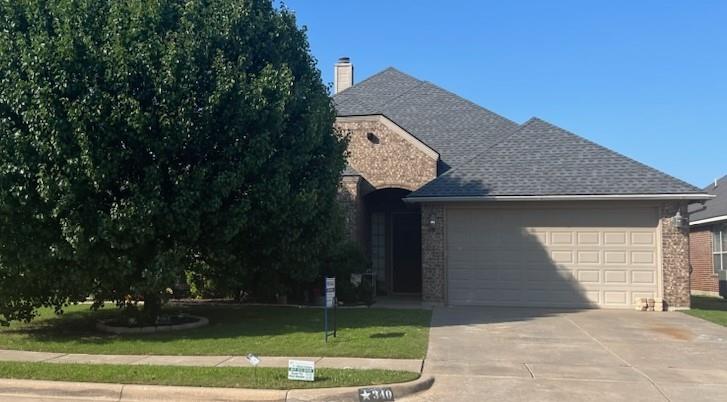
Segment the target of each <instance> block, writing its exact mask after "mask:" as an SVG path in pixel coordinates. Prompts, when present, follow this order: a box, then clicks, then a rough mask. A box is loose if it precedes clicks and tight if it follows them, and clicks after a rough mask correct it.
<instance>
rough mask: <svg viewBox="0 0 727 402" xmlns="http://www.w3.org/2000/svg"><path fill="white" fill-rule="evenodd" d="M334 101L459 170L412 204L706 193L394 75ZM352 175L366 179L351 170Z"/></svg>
mask: <svg viewBox="0 0 727 402" xmlns="http://www.w3.org/2000/svg"><path fill="white" fill-rule="evenodd" d="M333 100H334V103H335V105H336V111H337V114H338V116H365V115H384V116H386V117H387V118H389V119H390V120H392V121H393V122H394V123H396V124H398V125H399V126H400V127H401V128H403V129H404V130H406V131H407V132H409V133H410V134H411V135H413V136H415V137H416V138H418V139H419V140H420V141H422V142H424V143H425V144H427V145H428V146H429V147H430V148H432V149H434V150H435V151H437V152H438V153H439V155H440V158H441V161H440V172H444V171H447V170H448V169H449V168H453V169H451V170H449V171H447V173H445V174H443V175H441V176H439V177H438V178H436V179H434V180H432V181H431V182H429V183H428V184H426V185H425V186H424V187H422V188H420V189H419V190H417V191H416V192H414V193H412V194H410V195H409V197H410V198H416V197H473V196H474V197H478V196H497V195H510V196H531V195H610V194H624V195H628V194H685V193H686V194H704V193H703V192H702V191H701V190H699V189H698V188H696V187H694V186H692V185H690V184H688V183H685V182H683V181H681V180H678V179H676V178H674V177H671V176H669V175H667V174H665V173H662V172H659V171H658V170H655V169H653V168H650V167H648V166H645V165H643V164H641V163H639V162H636V161H634V160H632V159H629V158H627V157H625V156H623V155H620V154H618V153H616V152H614V151H611V150H609V149H607V148H604V147H602V146H600V145H597V144H594V143H593V142H590V141H588V140H586V139H584V138H581V137H579V136H577V135H575V134H572V133H570V132H568V131H565V130H563V129H560V128H558V127H556V126H554V125H552V124H549V123H546V122H545V121H542V120H539V119H531V120H529V121H528V122H526V123H525V124H523V125H522V126H519V125H517V124H516V123H514V122H512V121H510V120H508V119H506V118H504V117H502V116H499V115H497V114H495V113H493V112H491V111H489V110H487V109H484V108H482V107H480V106H478V105H476V104H474V103H472V102H470V101H468V100H466V99H463V98H462V97H460V96H457V95H455V94H453V93H451V92H448V91H446V90H444V89H442V88H439V87H437V86H436V85H433V84H431V83H429V82H426V81H421V80H418V79H416V78H414V77H411V76H409V75H407V74H404V73H402V72H401V71H398V70H396V69H394V68H387V69H386V70H384V71H382V72H380V73H378V74H375V75H373V76H371V77H370V78H368V79H366V80H364V81H362V82H360V83H358V84H356V85H354V86H352V87H350V88H348V89H346V90H344V91H342V92H340V93H338V94H336V95H334V96H333ZM344 174H348V175H352V174H358V173H357V172H356V171H355V170H353V169H351V168H350V167H347V169H346V171H345V172H344ZM725 187H727V183H726V184H725V185H724V186H723V188H725Z"/></svg>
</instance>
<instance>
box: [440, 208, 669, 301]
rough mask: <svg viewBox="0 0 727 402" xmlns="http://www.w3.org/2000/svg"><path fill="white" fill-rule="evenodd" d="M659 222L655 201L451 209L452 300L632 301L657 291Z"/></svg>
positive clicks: (449, 267)
mask: <svg viewBox="0 0 727 402" xmlns="http://www.w3.org/2000/svg"><path fill="white" fill-rule="evenodd" d="M657 222H658V218H657V211H656V208H641V207H639V208H636V207H630V208H584V207H580V208H579V207H576V206H574V207H570V208H544V207H540V208H507V207H499V208H469V209H453V208H449V209H448V210H447V270H448V271H447V280H448V282H447V288H448V295H447V297H448V301H449V304H452V305H504V306H551V307H585V306H593V307H595V306H600V307H608V308H632V307H633V303H634V300H637V299H639V298H642V297H647V298H649V297H655V296H656V294H657V281H658V280H659V278H658V276H659V274H658V255H657V236H656V227H657Z"/></svg>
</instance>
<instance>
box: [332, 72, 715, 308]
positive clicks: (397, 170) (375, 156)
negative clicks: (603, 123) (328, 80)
mask: <svg viewBox="0 0 727 402" xmlns="http://www.w3.org/2000/svg"><path fill="white" fill-rule="evenodd" d="M334 85H335V92H336V94H335V95H334V96H333V100H334V102H335V105H336V109H337V114H338V117H337V120H336V124H337V127H338V128H339V129H340V130H342V131H344V132H347V133H349V134H350V145H349V152H350V156H349V159H348V163H349V167H348V168H347V169H346V171H345V172H344V175H343V178H342V186H341V192H340V194H339V195H340V198H341V201H342V203H343V204H344V208H345V210H346V212H347V216H346V220H347V223H348V229H349V233H350V236H351V237H352V238H353V239H355V240H357V241H358V242H359V243H360V244H361V245H362V247H364V249H365V250H366V251H367V252H368V255H369V256H370V258H371V264H372V268H373V271H374V272H375V275H376V277H377V278H378V282H379V288H380V289H383V290H384V291H386V292H389V293H393V294H421V297H422V300H423V301H424V302H427V303H435V304H450V305H507V306H556V307H607V308H633V307H634V304H635V303H638V302H639V301H640V299H641V298H654V299H663V300H664V302H665V304H666V305H667V306H668V307H669V308H672V309H674V308H687V307H688V306H689V295H690V291H689V255H688V253H689V250H688V247H689V242H688V224H687V221H686V214H687V205H688V204H689V203H691V202H694V201H699V200H705V199H707V198H709V196H708V195H707V194H705V193H704V191H702V190H700V189H698V188H696V187H693V186H691V185H689V184H687V183H685V182H683V181H681V180H678V179H675V178H673V177H671V176H668V175H666V174H664V173H662V172H659V171H657V170H655V169H653V168H650V167H648V166H645V165H643V164H641V163H639V162H636V161H634V160H632V159H629V158H627V157H625V156H623V155H620V154H618V153H616V152H613V151H611V150H609V149H607V148H604V147H602V146H599V145H597V144H594V143H593V142H590V141H588V140H586V139H584V138H582V137H579V136H576V135H575V134H572V133H570V132H568V131H565V130H563V129H561V128H558V127H556V126H554V125H552V124H550V123H548V122H545V121H543V120H540V119H537V118H532V119H530V120H528V121H527V122H525V123H523V124H518V123H516V122H513V121H511V120H509V119H507V118H505V117H502V116H499V115H497V114H495V113H493V112H491V111H489V110H487V109H484V108H482V107H480V106H478V105H476V104H474V103H472V102H470V101H468V100H466V99H463V98H461V97H459V96H457V95H455V94H453V93H451V92H448V91H446V90H444V89H442V88H439V87H437V86H436V85H433V84H431V83H429V82H426V81H420V80H418V79H416V78H413V77H411V76H409V75H407V74H404V73H402V72H400V71H398V70H396V69H394V68H388V69H386V70H384V71H382V72H380V73H378V74H375V75H374V76H372V77H370V78H368V79H366V80H365V81H362V82H360V83H358V84H356V85H353V66H352V65H351V63H350V61H349V60H348V59H347V58H342V59H341V60H339V62H338V63H337V64H336V66H335V84H334ZM352 85H353V86H352ZM682 217H683V218H682Z"/></svg>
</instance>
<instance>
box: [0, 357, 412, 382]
mask: <svg viewBox="0 0 727 402" xmlns="http://www.w3.org/2000/svg"><path fill="white" fill-rule="evenodd" d="M287 377H288V371H287V369H285V368H262V367H261V368H258V369H257V372H256V373H254V374H253V369H252V368H250V367H224V368H222V367H177V366H123V365H111V364H54V363H20V362H0V378H10V379H28V380H51V381H85V382H106V383H117V384H146V385H186V386H197V387H227V388H266V389H293V388H326V387H352V386H363V385H372V384H391V383H396V382H405V381H412V380H415V379H417V378H419V374H417V373H410V372H405V371H387V370H348V369H345V370H344V369H316V380H315V382H306V381H290V380H288V378H287Z"/></svg>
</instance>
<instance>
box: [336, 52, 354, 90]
mask: <svg viewBox="0 0 727 402" xmlns="http://www.w3.org/2000/svg"><path fill="white" fill-rule="evenodd" d="M351 86H353V64H351V59H350V58H348V57H341V58H339V59H338V62H337V63H336V65H335V66H334V69H333V92H334V94H337V93H339V92H341V91H343V90H344V89H346V88H350V87H351Z"/></svg>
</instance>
